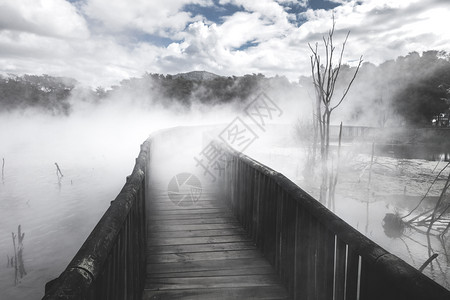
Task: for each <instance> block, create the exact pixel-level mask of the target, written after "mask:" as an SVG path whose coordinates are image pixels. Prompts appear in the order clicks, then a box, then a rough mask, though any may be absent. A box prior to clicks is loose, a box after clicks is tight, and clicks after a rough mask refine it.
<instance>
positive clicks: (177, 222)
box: [148, 217, 237, 226]
mask: <svg viewBox="0 0 450 300" xmlns="http://www.w3.org/2000/svg"><path fill="white" fill-rule="evenodd" d="M227 223H237V220H236V219H235V218H233V217H228V218H221V217H217V218H197V219H175V220H157V221H153V220H150V221H149V222H148V224H149V225H150V226H153V225H194V224H227Z"/></svg>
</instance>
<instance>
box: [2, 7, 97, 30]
mask: <svg viewBox="0 0 450 300" xmlns="http://www.w3.org/2000/svg"><path fill="white" fill-rule="evenodd" d="M0 30H11V31H24V32H29V33H34V34H38V35H47V36H55V37H63V38H86V37H88V36H89V30H88V28H87V24H86V22H85V20H84V18H83V17H82V16H80V15H79V14H78V13H77V11H76V9H75V8H74V7H73V6H72V5H71V4H70V3H68V2H66V1H64V0H14V1H8V0H0Z"/></svg>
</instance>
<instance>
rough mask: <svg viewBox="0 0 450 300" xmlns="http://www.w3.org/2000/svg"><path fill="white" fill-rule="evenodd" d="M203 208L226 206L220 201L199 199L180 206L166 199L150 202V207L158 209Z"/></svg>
mask: <svg viewBox="0 0 450 300" xmlns="http://www.w3.org/2000/svg"><path fill="white" fill-rule="evenodd" d="M202 208H225V205H224V204H223V203H221V202H218V201H198V202H196V203H194V204H192V205H189V206H179V205H176V204H175V203H173V202H172V201H170V200H168V201H164V202H159V203H154V202H151V203H150V209H156V210H168V209H180V210H189V209H202Z"/></svg>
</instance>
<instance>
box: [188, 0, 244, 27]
mask: <svg viewBox="0 0 450 300" xmlns="http://www.w3.org/2000/svg"><path fill="white" fill-rule="evenodd" d="M213 2H214V5H211V6H201V5H199V4H187V5H185V6H184V7H183V9H182V10H183V11H186V12H189V13H191V14H192V15H194V16H196V15H202V16H204V17H205V18H206V19H208V20H209V21H211V22H214V23H216V24H218V25H220V24H223V22H224V17H228V16H232V15H233V14H234V13H236V12H238V11H242V10H244V8H243V7H242V6H236V5H232V4H225V5H221V4H219V1H218V0H214V1H213Z"/></svg>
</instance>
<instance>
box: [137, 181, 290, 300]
mask: <svg viewBox="0 0 450 300" xmlns="http://www.w3.org/2000/svg"><path fill="white" fill-rule="evenodd" d="M164 189H167V188H166V187H165V186H162V187H161V188H159V189H158V188H156V187H154V190H156V191H157V194H156V195H154V196H153V197H152V198H153V201H151V202H150V203H149V207H148V213H149V214H148V241H147V244H148V247H147V253H148V256H147V260H148V265H147V280H146V285H145V290H144V297H143V299H287V298H288V297H287V292H286V289H285V288H284V287H283V286H282V285H281V283H280V281H279V279H278V278H277V276H276V274H275V271H274V269H273V268H272V266H271V265H270V264H269V263H268V261H266V259H265V258H264V257H263V256H262V254H261V253H260V252H259V251H258V250H257V249H256V247H255V246H254V245H253V243H252V241H251V240H250V238H249V237H248V236H247V234H246V233H245V231H244V230H243V229H242V227H241V226H240V224H239V223H238V222H237V220H236V219H235V218H234V217H233V216H232V215H231V213H230V212H229V211H228V209H227V208H226V207H224V206H223V205H221V204H220V203H219V202H218V201H217V200H216V199H215V197H214V193H213V191H212V190H211V188H209V189H207V190H206V191H205V190H204V191H203V196H202V197H201V199H200V200H199V201H198V202H197V204H196V205H192V206H190V207H180V206H176V205H175V204H174V203H173V202H172V201H171V200H170V199H169V198H168V196H167V192H164Z"/></svg>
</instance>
